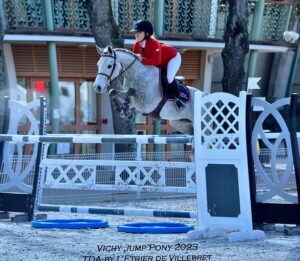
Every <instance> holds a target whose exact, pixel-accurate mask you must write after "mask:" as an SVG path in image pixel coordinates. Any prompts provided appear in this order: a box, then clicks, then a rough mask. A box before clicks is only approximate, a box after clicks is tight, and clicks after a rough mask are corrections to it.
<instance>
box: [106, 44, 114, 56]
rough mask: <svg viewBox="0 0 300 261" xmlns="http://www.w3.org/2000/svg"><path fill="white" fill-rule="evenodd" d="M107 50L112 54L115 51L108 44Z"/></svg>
mask: <svg viewBox="0 0 300 261" xmlns="http://www.w3.org/2000/svg"><path fill="white" fill-rule="evenodd" d="M107 50H108V52H109V53H110V54H112V53H113V48H112V47H111V46H110V45H109V46H107Z"/></svg>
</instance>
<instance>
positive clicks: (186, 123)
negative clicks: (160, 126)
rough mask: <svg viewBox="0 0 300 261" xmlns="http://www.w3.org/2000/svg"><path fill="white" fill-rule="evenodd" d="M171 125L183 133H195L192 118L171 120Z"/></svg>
mask: <svg viewBox="0 0 300 261" xmlns="http://www.w3.org/2000/svg"><path fill="white" fill-rule="evenodd" d="M170 125H171V126H172V127H173V128H174V129H175V130H176V131H179V132H180V133H182V134H189V135H192V134H193V133H194V128H193V124H192V122H191V121H190V120H186V119H182V120H170Z"/></svg>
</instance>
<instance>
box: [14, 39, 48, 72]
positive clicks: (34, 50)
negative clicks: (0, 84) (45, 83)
mask: <svg viewBox="0 0 300 261" xmlns="http://www.w3.org/2000/svg"><path fill="white" fill-rule="evenodd" d="M12 51H13V56H14V62H15V68H16V73H17V75H18V76H48V75H49V61H48V51H47V46H45V45H19V44H14V45H12Z"/></svg>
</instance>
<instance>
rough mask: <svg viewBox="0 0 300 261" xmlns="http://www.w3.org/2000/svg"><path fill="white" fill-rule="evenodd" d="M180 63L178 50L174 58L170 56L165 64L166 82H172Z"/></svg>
mask: <svg viewBox="0 0 300 261" xmlns="http://www.w3.org/2000/svg"><path fill="white" fill-rule="evenodd" d="M180 65H181V55H180V53H179V52H178V53H177V54H176V56H175V57H174V58H172V59H171V60H170V61H169V62H168V65H167V79H168V83H171V82H173V80H174V78H175V75H176V73H177V72H178V70H179V67H180Z"/></svg>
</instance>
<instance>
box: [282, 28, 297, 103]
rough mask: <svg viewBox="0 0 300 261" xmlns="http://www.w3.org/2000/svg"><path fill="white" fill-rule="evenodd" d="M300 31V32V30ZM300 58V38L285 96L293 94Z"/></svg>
mask: <svg viewBox="0 0 300 261" xmlns="http://www.w3.org/2000/svg"><path fill="white" fill-rule="evenodd" d="M299 33H300V31H299ZM299 59H300V40H298V45H297V49H296V51H295V53H294V55H293V60H292V65H291V70H290V73H289V78H288V82H287V86H286V90H285V97H289V96H290V94H291V91H292V87H293V83H294V79H295V75H296V71H297V67H298V66H297V63H298V61H299Z"/></svg>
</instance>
